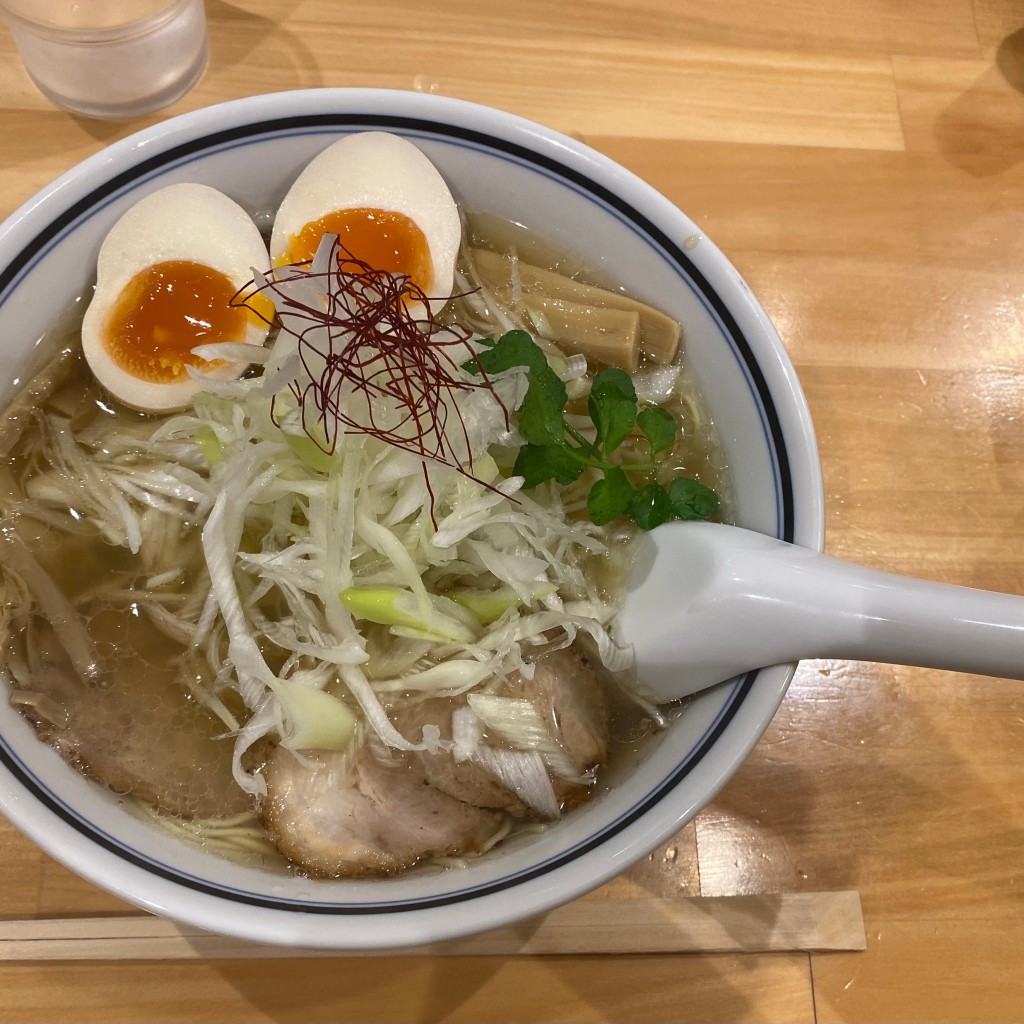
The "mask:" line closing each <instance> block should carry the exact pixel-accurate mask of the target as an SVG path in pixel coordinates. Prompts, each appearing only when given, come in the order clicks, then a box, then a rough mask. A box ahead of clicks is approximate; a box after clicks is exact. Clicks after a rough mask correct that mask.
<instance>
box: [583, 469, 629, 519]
mask: <svg viewBox="0 0 1024 1024" xmlns="http://www.w3.org/2000/svg"><path fill="white" fill-rule="evenodd" d="M634 493H635V492H634V490H633V485H632V484H631V483H630V482H629V477H628V476H626V473H625V471H624V470H622V469H620V468H619V467H618V466H612V467H611V468H610V469H606V470H605V473H604V479H603V480H598V481H597V483H596V484H594V486H593V487H591V488H590V496H589V497H588V498H587V512H589V513H590V521H591V522H592V523H593V524H594V525H595V526H604V524H605V523H610V522H611V521H612V520H613V519H618V518H619V516H622V515H625V514H626V510H627V509H628V508H629V506H630V502H631V501H632V500H633V494H634Z"/></svg>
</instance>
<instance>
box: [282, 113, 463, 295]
mask: <svg viewBox="0 0 1024 1024" xmlns="http://www.w3.org/2000/svg"><path fill="white" fill-rule="evenodd" d="M325 234H332V235H337V236H338V239H339V242H340V245H341V247H342V249H343V250H345V251H347V252H348V253H349V254H350V255H351V256H352V257H353V258H354V259H356V260H359V261H361V262H362V263H366V264H368V265H369V266H370V267H372V268H373V269H374V270H381V271H387V272H388V273H390V274H394V275H404V276H406V277H407V278H409V279H410V281H411V282H412V284H414V285H416V286H417V287H418V288H419V289H420V290H421V291H422V292H423V294H424V295H425V296H426V297H427V298H430V299H437V300H441V301H443V300H446V299H447V298H448V297H449V296H450V295H451V291H452V279H453V276H454V270H455V258H456V256H457V255H458V251H459V241H460V239H461V237H462V225H461V222H460V220H459V212H458V209H457V207H456V205H455V200H454V199H453V198H452V194H451V192H450V191H449V190H448V186H447V185H446V184H445V181H444V179H443V178H442V177H441V175H440V173H439V172H438V170H437V168H436V167H434V165H433V164H432V163H431V162H430V160H429V159H428V158H427V157H426V156H425V155H424V154H423V152H422V151H421V150H419V149H417V147H416V146H414V145H413V144H412V143H411V142H406V140H405V139H403V138H400V137H399V136H397V135H391V134H389V133H387V132H360V133H358V134H354V135H348V136H346V137H345V138H343V139H340V140H339V141H338V142H335V143H333V144H332V145H330V146H328V147H327V149H325V150H324V151H323V152H322V153H320V154H319V155H318V156H316V157H314V159H313V160H312V161H311V162H310V163H309V164H308V165H307V167H306V168H305V170H303V172H302V173H301V174H300V175H299V177H298V178H297V179H296V180H295V183H294V184H293V185H292V187H291V188H290V189H289V191H288V193H287V195H286V196H285V198H284V201H283V202H282V203H281V206H280V209H279V210H278V213H277V217H276V218H275V220H274V231H273V234H272V236H271V239H270V255H271V257H272V258H273V262H274V264H275V266H280V265H282V264H292V263H302V262H305V261H307V260H311V259H312V258H313V256H314V254H315V253H316V250H317V247H318V246H319V245H320V241H321V239H322V238H323V236H324V235H325ZM340 262H341V263H342V267H343V268H344V267H345V263H344V259H343V258H340Z"/></svg>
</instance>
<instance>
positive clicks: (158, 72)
mask: <svg viewBox="0 0 1024 1024" xmlns="http://www.w3.org/2000/svg"><path fill="white" fill-rule="evenodd" d="M0 13H2V14H3V15H4V17H5V18H6V19H7V23H8V25H9V26H10V29H11V35H12V36H13V37H14V42H15V44H16V45H17V47H18V52H19V53H20V55H21V59H22V63H24V65H25V69H26V71H28V73H29V76H30V77H31V78H32V81H33V82H35V84H36V85H37V86H38V87H39V89H40V90H41V91H42V92H43V93H44V94H45V95H46V96H48V97H49V98H50V99H51V100H53V102H54V103H56V104H58V105H59V106H62V107H65V108H66V109H68V110H71V111H74V112H75V113H78V114H85V115H87V116H89V117H103V118H128V117H136V116H138V115H140V114H147V113H150V112H151V111H153V110H159V109H160V108H161V107H165V106H167V105H168V104H169V103H173V102H174V101H175V100H176V99H178V98H180V97H181V96H183V95H184V94H185V93H186V92H188V90H189V89H191V88H192V86H193V85H195V83H196V81H197V80H198V78H199V76H200V75H201V74H202V72H203V68H204V67H205V66H206V52H207V49H206V12H205V10H204V9H203V0H0Z"/></svg>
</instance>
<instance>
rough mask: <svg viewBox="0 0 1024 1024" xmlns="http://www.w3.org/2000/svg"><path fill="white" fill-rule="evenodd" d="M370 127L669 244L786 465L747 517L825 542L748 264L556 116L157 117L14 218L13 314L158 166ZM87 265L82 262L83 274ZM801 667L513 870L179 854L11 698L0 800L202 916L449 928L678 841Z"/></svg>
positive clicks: (336, 939)
mask: <svg viewBox="0 0 1024 1024" xmlns="http://www.w3.org/2000/svg"><path fill="white" fill-rule="evenodd" d="M371 129H380V130H386V131H391V132H395V133H397V134H401V135H405V136H406V137H408V138H410V139H411V140H412V141H415V142H417V143H418V144H421V145H426V146H428V147H429V146H431V145H433V146H435V147H438V148H440V149H442V150H445V149H447V150H449V151H452V152H455V151H459V154H460V157H461V158H462V159H470V158H472V159H473V160H476V161H478V162H479V163H480V166H481V167H487V166H491V165H489V164H487V161H498V162H500V164H501V165H502V167H506V166H507V173H508V175H510V176H511V177H510V181H511V183H512V184H513V185H514V184H515V180H516V179H515V174H517V173H518V174H520V175H527V174H529V175H535V176H539V178H542V179H544V181H545V182H546V183H547V184H546V185H545V186H544V188H548V189H551V190H555V192H558V194H559V195H564V196H565V197H575V198H574V199H572V201H573V202H578V203H581V204H583V207H584V208H586V209H587V210H588V211H592V212H593V215H594V216H595V217H597V216H600V217H604V218H610V221H609V224H611V223H612V222H614V225H617V228H615V230H616V231H618V232H628V233H629V234H630V235H631V236H632V237H634V238H635V239H636V240H637V244H638V245H639V246H641V247H642V248H643V249H644V250H646V251H648V252H649V253H651V254H653V255H652V258H653V259H656V260H657V261H658V264H659V266H660V267H663V268H667V271H666V272H667V273H669V274H671V275H673V279H674V281H675V282H676V285H677V287H678V288H679V289H680V291H681V292H683V291H685V292H686V293H687V294H688V295H689V299H688V300H687V301H690V302H692V303H696V304H697V306H699V307H700V308H702V309H703V310H704V314H703V315H704V316H705V317H706V320H707V323H708V324H709V325H713V330H715V331H717V332H718V334H719V336H720V339H719V340H718V341H716V344H719V345H720V355H719V356H718V358H722V357H724V358H726V359H728V360H731V361H732V369H731V370H730V372H731V373H732V374H733V375H734V376H736V378H737V379H738V380H741V381H742V383H743V385H744V386H745V387H746V389H747V393H748V398H747V399H746V400H747V401H748V402H749V403H750V405H751V409H752V410H753V411H752V413H751V415H752V416H753V417H754V420H755V421H756V422H757V423H758V425H759V430H760V435H761V436H760V438H759V439H758V440H757V444H758V445H761V446H763V448H764V452H765V456H764V458H763V460H762V461H764V462H765V465H766V466H767V469H766V470H765V474H766V475H765V479H770V481H771V494H770V495H768V494H766V493H764V494H762V500H763V501H764V504H765V506H766V507H767V508H768V511H767V512H765V513H764V515H763V517H762V519H761V521H760V522H758V523H754V524H750V525H755V526H756V527H758V528H762V529H765V530H766V532H774V533H775V535H777V536H779V537H782V538H783V539H785V540H789V541H795V542H797V543H802V544H804V545H806V546H809V547H815V548H818V549H820V548H821V546H822V532H823V498H822V485H821V477H820V469H819V466H818V460H817V451H816V446H815V442H814V436H813V429H812V427H811V422H810V416H809V413H808V411H807V408H806V403H805V402H804V399H803V395H802V393H801V392H800V388H799V385H798V383H797V380H796V376H795V373H794V371H793V369H792V366H791V365H790V363H789V361H788V358H787V357H786V355H785V352H784V350H783V349H782V346H781V342H779V340H778V337H777V335H775V333H774V330H773V328H772V327H771V324H770V323H769V321H768V318H767V316H766V315H765V314H764V312H763V310H762V309H761V307H760V306H759V305H758V303H757V301H756V299H755V298H754V297H753V295H752V294H751V293H750V292H749V289H747V288H746V286H745V285H744V283H743V282H742V280H741V279H740V277H739V275H738V274H737V273H736V271H735V270H734V269H733V268H732V267H731V266H730V265H729V264H728V262H727V261H726V260H725V258H724V257H723V256H722V255H721V253H719V252H718V250H717V249H715V248H714V247H713V246H712V245H711V244H710V243H708V242H706V240H701V242H702V244H701V245H700V246H698V247H697V248H696V249H695V250H694V251H690V246H688V245H687V244H685V242H686V240H687V239H693V238H699V232H698V231H697V229H696V227H695V226H694V225H693V224H692V222H690V221H689V220H687V218H686V217H685V216H684V215H683V214H681V213H680V212H679V211H678V210H677V209H676V208H675V207H673V206H672V205H671V204H670V203H669V202H668V201H667V200H666V199H665V198H664V197H662V196H661V195H659V194H658V193H657V192H655V191H654V190H653V189H652V188H650V186H648V185H646V184H644V183H642V182H641V181H640V180H639V179H637V178H636V177H635V176H633V175H632V174H630V173H629V172H627V171H625V170H624V169H623V168H621V167H620V166H618V165H617V164H614V163H613V162H612V161H610V160H608V159H607V158H605V157H603V156H601V155H600V154H598V153H596V152H595V151H593V150H590V149H589V148H588V147H586V146H584V145H582V144H580V143H577V142H575V141H573V140H570V139H567V138H566V137H564V136H561V135H559V134H558V133H556V132H553V131H550V130H548V129H545V128H542V127H540V126H538V125H536V124H533V123H531V122H528V121H524V120H522V119H520V118H516V117H513V116H511V115H508V114H503V113H500V112H497V111H494V110H490V109H488V108H484V107H479V106H477V105H475V104H470V103H465V102H462V101H457V100H450V99H445V98H442V97H437V96H424V95H420V94H407V93H398V92H389V91H379V90H310V91H304V92H295V93H283V94H277V95H272V96H262V97H253V98H250V99H247V100H240V101H234V102H232V103H228V104H222V105H220V106H218V107H212V108H207V109H206V110H201V111H197V112H195V113H192V114H186V115H183V116H182V117H178V118H174V119H171V120H169V121H166V122H164V123H162V124H159V125H156V126H154V127H152V128H149V129H146V130H144V131H142V132H140V133H138V134H136V135H134V136H132V137H130V138H128V139H125V140H123V141H122V142H119V143H117V144H115V145H114V146H111V147H109V148H108V149H107V150H104V151H103V152H101V153H99V154H97V155H96V156H94V157H92V158H90V159H89V160H86V161H84V162H83V163H82V164H81V165H79V166H78V167H76V168H74V169H72V170H71V171H70V172H68V173H67V174H66V175H64V176H63V177H62V178H60V179H58V180H57V181H56V182H54V183H53V184H52V185H51V186H49V187H48V188H47V189H45V190H43V191H42V192H41V193H40V194H39V195H38V196H36V197H35V198H34V199H32V200H30V201H29V202H28V203H26V204H25V205H24V206H23V207H22V208H21V209H20V210H18V211H17V212H16V213H15V214H14V215H12V217H11V218H9V219H8V221H7V222H6V223H5V224H4V225H2V226H0V323H2V322H3V317H4V315H5V306H8V304H16V303H17V300H18V295H19V288H21V287H22V285H23V283H24V282H25V281H26V280H28V279H30V278H31V276H32V275H33V274H35V273H40V272H42V271H41V268H42V267H43V266H44V264H45V263H46V261H47V260H48V259H54V260H57V259H58V258H63V257H60V255H59V254H60V250H61V247H62V246H65V245H70V241H69V240H72V239H73V237H74V236H75V235H76V233H77V232H82V231H83V230H84V231H90V232H91V233H92V234H93V235H95V236H96V237H97V238H99V237H102V232H103V230H104V229H102V228H101V227H100V226H98V224H96V223H94V224H91V225H90V222H91V221H93V220H96V221H103V220H104V219H106V220H107V221H109V220H110V219H111V218H112V217H113V216H114V213H113V210H114V209H115V208H116V207H117V205H118V203H124V202H130V201H132V200H131V199H130V197H131V196H132V195H133V194H135V193H137V192H138V191H139V190H144V189H146V188H149V187H151V184H152V182H154V181H156V180H157V179H160V180H161V182H162V181H163V180H164V179H165V178H166V177H167V176H168V175H178V176H179V178H180V176H181V175H182V174H186V175H187V174H188V173H190V172H198V175H199V178H200V179H201V177H202V176H204V175H208V174H209V173H211V172H209V171H208V169H207V168H206V164H210V163H211V161H216V160H225V159H226V160H228V161H234V162H235V163H236V164H237V165H238V166H242V165H245V164H247V163H249V162H251V161H253V160H259V159H262V158H263V156H264V155H265V152H266V153H269V152H270V149H269V148H267V147H269V146H272V145H273V146H277V147H278V150H279V149H280V144H281V143H282V142H287V143H288V145H289V146H292V145H294V146H296V147H297V148H300V149H301V148H302V147H307V148H309V147H313V148H316V147H320V146H322V145H325V144H326V142H327V141H329V140H330V139H331V138H333V137H336V136H338V135H340V134H344V133H347V132H351V131H362V130H371ZM204 161H205V162H206V163H205V164H204ZM493 166H497V165H493ZM218 173H220V172H218ZM175 180H178V178H176V179H175ZM286 183H287V182H282V183H281V184H282V186H283V185H284V184H286ZM220 187H224V186H223V185H221V186H220ZM265 187H266V188H271V189H272V188H273V187H274V183H273V182H272V183H271V184H269V185H267V186H265ZM510 187H511V186H510ZM225 190H226V191H227V190H228V189H227V188H225ZM559 190H561V191H559ZM621 237H625V236H624V235H623V236H621ZM69 251H70V250H69ZM87 276H88V275H87V273H85V272H83V278H82V280H83V282H84V281H85V280H86V278H87ZM58 311H59V309H58ZM9 312H10V311H9ZM11 316H12V317H17V316H22V317H23V318H27V322H28V324H29V329H30V330H31V329H35V331H36V333H33V334H32V336H33V337H35V336H37V334H38V326H39V325H38V323H36V322H34V321H32V319H31V316H27V315H25V314H22V313H20V312H19V311H18V310H14V312H13V313H11ZM709 329H712V328H709ZM791 676H792V666H788V667H787V666H776V667H774V668H769V669H763V670H760V671H758V672H752V673H749V674H748V675H747V676H745V677H743V678H742V679H739V680H736V681H734V682H733V683H730V684H726V686H724V687H721V688H718V689H716V690H715V691H713V692H712V693H711V694H709V695H706V696H705V697H701V698H699V700H704V701H705V704H704V705H703V711H702V712H701V714H700V715H698V716H697V723H696V725H695V726H694V729H695V730H696V731H692V732H691V733H690V734H688V735H687V736H686V737H685V742H683V743H681V744H680V745H679V746H678V747H674V746H673V747H672V749H670V750H669V751H667V752H664V753H660V754H659V755H658V757H659V758H660V762H659V763H660V767H658V768H655V769H652V773H651V775H650V777H649V778H648V781H647V783H646V788H645V789H643V791H642V792H640V791H637V792H633V793H632V795H630V796H627V797H626V798H624V802H620V803H619V804H617V805H615V806H610V807H609V808H608V811H607V813H606V814H605V815H604V816H603V817H602V816H601V815H600V814H595V815H594V817H593V822H592V824H590V825H587V826H585V827H583V828H582V829H581V828H578V827H576V826H574V827H573V828H574V831H573V830H566V832H565V840H564V841H562V842H551V841H548V840H544V841H542V842H541V843H539V844H538V845H537V847H536V850H537V851H539V852H537V853H536V855H531V854H530V853H525V854H524V853H522V851H516V852H513V853H512V854H511V855H510V856H509V857H507V858H506V859H505V860H504V861H503V860H502V859H501V858H499V859H498V860H497V861H496V862H495V863H496V864H497V865H498V866H497V867H494V868H490V869H488V870H487V871H483V872H476V871H464V872H456V873H454V874H452V875H451V878H450V879H449V880H447V881H444V882H437V881H430V882H429V883H427V884H424V883H422V881H418V880H413V881H411V882H410V881H408V880H405V879H395V880H391V881H385V882H380V881H377V882H371V883H360V882H347V883H320V882H310V881H308V880H307V881H305V882H303V881H302V880H299V881H298V883H296V881H295V880H294V879H291V880H278V881H276V882H275V881H272V880H260V879H258V877H257V876H256V875H253V874H251V873H248V872H246V871H240V870H239V871H234V872H233V871H231V870H230V869H223V868H213V869H211V868H210V867H209V864H208V861H210V860H211V859H212V858H211V857H210V855H208V854H198V853H194V852H187V853H183V854H182V856H181V857H180V858H178V857H175V858H168V857H166V856H165V852H166V851H165V850H164V849H163V848H162V847H161V846H160V845H159V843H157V844H156V845H152V846H151V845H150V844H149V843H148V841H147V840H146V839H145V838H144V832H143V830H142V829H141V827H140V826H138V824H137V823H129V824H127V825H124V826H123V827H122V824H121V823H118V825H117V827H116V828H110V827H104V825H103V824H100V823H97V821H95V820H93V819H94V818H95V817H101V818H104V817H105V815H108V814H109V812H106V811H104V810H103V809H102V808H103V806H104V805H103V800H107V801H108V803H109V797H107V796H104V797H96V796H95V794H92V793H91V792H87V789H88V787H89V784H86V783H84V781H83V780H80V779H77V777H76V778H74V779H70V780H69V779H68V778H67V776H69V775H71V774H72V773H70V771H69V770H66V768H65V767H64V766H59V767H58V766H56V765H54V764H52V763H51V761H52V759H48V758H47V756H46V754H40V753H39V752H38V751H37V750H36V747H38V746H41V745H40V744H38V741H36V740H34V737H29V736H28V735H27V732H26V729H24V728H22V726H21V724H20V723H19V722H18V721H17V718H16V716H15V715H14V713H7V714H5V715H4V716H2V717H0V764H2V766H3V772H2V777H0V807H2V808H3V810H4V812H5V813H6V814H7V816H8V817H10V818H11V819H12V820H13V821H14V822H15V824H17V825H18V826H19V827H21V828H22V829H23V830H24V831H26V832H27V833H28V834H29V835H31V836H32V838H34V839H35V840H36V841H37V842H38V843H40V845H42V846H43V847H44V848H45V849H47V850H48V851H49V852H50V853H52V854H54V855H55V856H56V857H58V859H61V860H63V861H64V862H65V863H67V864H68V865H69V866H70V867H72V868H73V869H74V870H76V871H78V872H79V873H81V874H83V875H84V876H86V877H88V878H90V879H91V880H92V881H94V882H96V883H98V884H100V885H103V886H105V887H106V888H108V889H111V890H112V891H114V892H116V893H117V894H118V895H121V896H123V897H125V898H127V899H129V900H132V901H134V902H136V903H138V904H139V905H142V906H145V907H147V908H148V909H152V910H155V911H157V912H160V913H163V914H166V915H168V916H172V917H177V918H179V919H183V920H186V921H189V922H190V923H193V924H197V925H199V926H201V927H206V928H211V929H214V930H220V931H226V932H229V933H232V934H236V935H239V936H243V937H246V938H257V939H262V940H264V941H276V942H280V943H282V944H293V945H307V946H324V947H329V948H338V949H345V948H384V947H394V946H401V945H407V944H411V943H415V942H421V941H436V940H440V939H444V938H450V937H453V936H457V935H462V934H467V933H470V932H472V931H478V930H482V929H484V928H488V927H493V926H496V925H500V924H505V923H508V922H510V921H512V920H515V919H518V918H520V917H522V916H524V915H525V914H526V913H537V912H540V911H542V910H544V909H547V908H549V907H551V906H553V905H555V904H557V903H561V902H564V901H566V900H567V899H569V898H572V897H574V896H576V895H579V894H581V893H582V892H584V891H586V890H588V889H590V888H593V887H594V886H595V885H597V884H600V883H601V882H603V881H606V880H607V879H608V878H610V877H612V876H613V875H615V874H616V873H618V872H619V871H621V870H622V869H623V868H624V867H625V866H627V865H628V863H630V862H631V861H632V860H635V859H637V857H638V856H642V855H643V854H645V853H646V852H648V851H649V850H650V849H653V848H654V847H655V846H656V845H657V844H658V843H659V842H661V841H663V840H665V839H667V838H668V837H669V836H671V835H672V834H673V833H674V832H675V831H676V830H677V829H678V828H679V827H681V826H682V825H683V824H684V823H685V822H686V821H688V820H689V819H690V818H691V817H692V816H693V815H694V814H695V813H696V812H697V811H698V810H699V809H700V807H701V806H702V805H703V804H704V803H706V802H707V800H708V799H710V798H711V796H713V795H714V793H715V792H716V791H717V790H718V789H719V788H720V787H721V785H722V784H723V783H724V782H725V781H726V779H727V778H728V777H729V776H730V775H731V774H732V772H733V771H734V770H735V768H736V767H737V766H738V765H739V763H740V762H741V761H742V760H743V758H744V757H745V756H746V754H747V753H748V752H749V750H750V749H751V748H752V747H753V745H754V743H755V742H756V741H757V739H758V738H759V737H760V736H761V734H762V733H763V731H764V729H765V728H766V727H767V725H768V723H769V721H770V720H771V717H772V715H773V714H774V712H775V710H776V709H777V707H778V704H779V702H780V701H781V700H782V697H783V695H784V693H785V690H786V687H787V685H788V682H789V680H790V678H791ZM669 740H672V737H671V736H670V737H669V738H668V740H666V743H667V742H669ZM666 743H663V744H662V747H661V748H659V750H663V749H664V747H665V745H666ZM33 744H35V746H33ZM655 776H657V777H656V778H655ZM55 779H56V780H59V781H58V782H55V781H54V780H55ZM58 787H59V791H58ZM69 794H71V796H69ZM97 801H98V802H97ZM41 809H45V810H44V811H41ZM577 820H587V819H584V818H580V819H577ZM558 827H559V828H561V827H562V826H558ZM570 833H571V834H570ZM140 837H142V838H140ZM545 842H547V847H546V848H545V845H544V844H545ZM172 860H173V862H171V861H172ZM449 874H451V873H449ZM314 889H315V892H312V891H311V890H314ZM353 919H357V923H355V924H353Z"/></svg>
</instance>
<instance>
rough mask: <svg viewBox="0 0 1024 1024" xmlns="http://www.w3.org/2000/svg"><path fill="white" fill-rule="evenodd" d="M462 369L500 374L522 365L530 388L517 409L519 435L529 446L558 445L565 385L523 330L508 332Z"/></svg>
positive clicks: (560, 438) (561, 425)
mask: <svg viewBox="0 0 1024 1024" xmlns="http://www.w3.org/2000/svg"><path fill="white" fill-rule="evenodd" d="M464 365H465V369H467V370H469V371H470V372H471V373H476V372H478V370H479V368H480V367H482V368H483V370H484V372H485V373H501V372H502V371H503V370H511V369H512V367H514V366H522V367H523V368H525V369H526V370H527V372H528V373H529V379H530V386H529V388H528V389H527V392H526V397H525V398H524V399H523V404H522V406H521V407H520V409H519V433H520V434H522V435H523V438H524V440H526V441H528V442H530V444H539V445H544V444H561V443H562V441H563V439H564V437H565V420H564V419H563V418H562V410H563V409H564V408H565V398H566V394H565V385H564V384H563V383H562V382H561V381H560V380H559V379H558V374H557V373H555V371H554V370H552V369H551V367H550V366H549V365H548V360H547V356H545V355H544V353H543V351H542V350H541V349H540V348H539V347H538V346H537V345H536V343H535V342H534V340H533V339H532V338H531V337H530V336H529V335H528V334H527V333H526V331H509V332H508V333H507V334H505V335H503V336H502V337H501V339H500V340H499V341H498V342H497V343H496V344H495V345H493V346H492V347H491V348H489V349H487V350H486V351H484V352H478V353H477V356H476V359H471V360H470V361H469V362H467V363H466V364H464Z"/></svg>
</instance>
